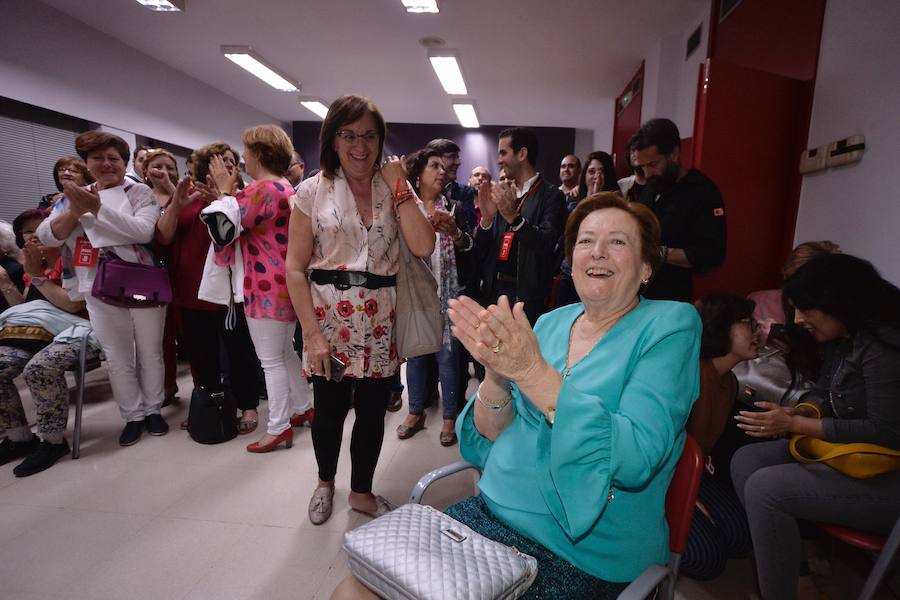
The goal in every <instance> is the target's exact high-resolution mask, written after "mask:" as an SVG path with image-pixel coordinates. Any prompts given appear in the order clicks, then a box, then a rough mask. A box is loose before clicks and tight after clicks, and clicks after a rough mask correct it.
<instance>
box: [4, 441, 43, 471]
mask: <svg viewBox="0 0 900 600" xmlns="http://www.w3.org/2000/svg"><path fill="white" fill-rule="evenodd" d="M38 442H40V440H39V439H38V438H37V437H32V438H31V439H30V440H28V441H27V442H14V441H12V440H11V439H9V438H3V440H0V465H5V464H6V463H8V462H12V461H14V460H18V459H20V458H22V457H23V456H28V455H29V454H31V453H32V452H34V451H35V450H37V447H38Z"/></svg>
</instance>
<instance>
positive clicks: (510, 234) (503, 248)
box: [497, 231, 516, 262]
mask: <svg viewBox="0 0 900 600" xmlns="http://www.w3.org/2000/svg"><path fill="white" fill-rule="evenodd" d="M515 235H516V232H515V231H507V232H506V233H504V234H503V240H502V241H501V242H500V252H499V253H498V254H497V260H502V261H503V262H506V261H507V260H509V251H510V250H512V244H513V238H514V237H515Z"/></svg>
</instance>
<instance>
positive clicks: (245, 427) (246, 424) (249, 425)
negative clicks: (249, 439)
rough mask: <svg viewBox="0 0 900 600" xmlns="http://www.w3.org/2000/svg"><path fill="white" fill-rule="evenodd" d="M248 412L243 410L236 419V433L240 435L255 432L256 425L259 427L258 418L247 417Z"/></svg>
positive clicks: (255, 416)
mask: <svg viewBox="0 0 900 600" xmlns="http://www.w3.org/2000/svg"><path fill="white" fill-rule="evenodd" d="M248 412H250V411H246V410H245V411H244V412H243V413H242V414H241V416H240V418H239V419H238V433H239V434H241V435H246V434H248V433H253V432H254V431H256V427H257V425H259V417H258V416H257V415H250V416H249V417H248V415H247V413H248Z"/></svg>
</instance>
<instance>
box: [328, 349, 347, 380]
mask: <svg viewBox="0 0 900 600" xmlns="http://www.w3.org/2000/svg"><path fill="white" fill-rule="evenodd" d="M328 361H329V362H330V363H331V381H340V380H341V379H343V378H344V371H346V370H347V365H345V364H344V361H342V360H341V359H339V358H337V357H336V356H335V355H334V354H331V355H329V356H328Z"/></svg>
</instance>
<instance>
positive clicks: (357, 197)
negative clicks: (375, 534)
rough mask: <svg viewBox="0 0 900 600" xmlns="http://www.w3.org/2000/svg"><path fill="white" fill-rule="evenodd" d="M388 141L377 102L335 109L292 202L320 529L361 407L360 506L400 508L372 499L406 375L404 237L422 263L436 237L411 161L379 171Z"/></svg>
mask: <svg viewBox="0 0 900 600" xmlns="http://www.w3.org/2000/svg"><path fill="white" fill-rule="evenodd" d="M384 136H385V125H384V119H383V117H382V116H381V113H380V112H379V111H378V108H377V107H376V106H375V104H374V103H372V102H371V101H370V100H368V99H367V98H362V97H359V96H344V97H342V98H339V99H338V100H336V101H334V102H333V103H332V104H331V108H330V109H329V111H328V115H327V116H326V117H325V121H324V122H323V123H322V132H321V146H322V154H321V159H320V162H321V168H322V171H321V172H320V174H319V175H317V176H315V177H311V178H309V179H307V180H306V181H304V182H303V183H302V184H301V185H300V188H299V189H298V190H297V194H296V196H295V197H294V198H293V211H292V214H291V223H290V236H289V240H290V241H289V247H288V256H287V276H288V288H289V290H290V294H291V300H292V302H293V305H294V308H295V310H296V312H297V315H298V317H299V319H300V325H301V327H302V329H303V369H304V373H305V374H306V375H308V376H310V377H312V380H313V397H314V407H315V418H314V420H313V424H312V437H313V448H314V449H315V453H316V461H317V463H318V468H319V484H318V486H317V488H316V490H315V492H314V493H313V496H312V499H311V500H310V503H309V519H310V522H312V523H313V524H315V525H319V524H321V523H324V522H325V521H326V520H328V518H329V517H330V516H331V512H332V504H333V498H334V479H335V474H336V472H337V463H338V455H339V452H340V447H341V439H342V437H343V427H344V420H345V419H346V417H347V413H348V411H349V409H350V406H351V401H352V403H353V406H354V410H355V411H356V422H355V423H354V425H353V434H352V438H351V442H350V460H351V465H352V470H351V479H350V488H351V491H350V497H349V504H350V507H351V508H352V509H354V510H357V511H360V512H363V513H366V514H369V515H373V516H377V515H380V514H383V513H384V512H387V511H388V510H390V508H391V505H390V504H389V503H388V502H387V501H386V500H385V499H384V498H382V497H381V496H375V495H374V494H373V493H372V478H373V476H374V473H375V466H376V465H377V463H378V455H379V454H380V452H381V443H382V441H383V439H384V415H385V411H386V410H387V403H388V397H389V394H390V383H391V382H390V378H391V376H392V375H394V373H396V372H397V370H398V369H399V368H400V357H399V356H397V346H396V341H395V339H394V320H395V314H394V307H395V302H396V287H395V286H396V273H397V264H398V257H399V244H400V234H402V236H403V240H404V241H405V242H406V244H407V246H408V247H409V249H410V251H411V252H412V254H414V255H415V256H421V257H424V256H431V253H432V252H433V251H434V242H435V238H434V230H433V229H432V227H431V224H430V223H429V222H428V219H426V218H425V216H424V214H423V213H422V211H421V209H420V205H419V202H418V199H417V198H416V197H415V195H414V193H413V192H412V190H411V189H410V188H409V185H408V184H407V182H406V174H405V173H404V170H403V166H402V163H401V162H400V161H399V160H396V159H394V160H390V161H388V162H387V163H386V164H385V165H384V166H383V167H382V168H381V169H379V164H380V158H381V153H382V150H383V148H384ZM337 361H340V364H341V365H343V369H344V372H343V377H342V378H341V377H340V374H339V373H338V371H337V369H336V367H337V366H338V363H337Z"/></svg>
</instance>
